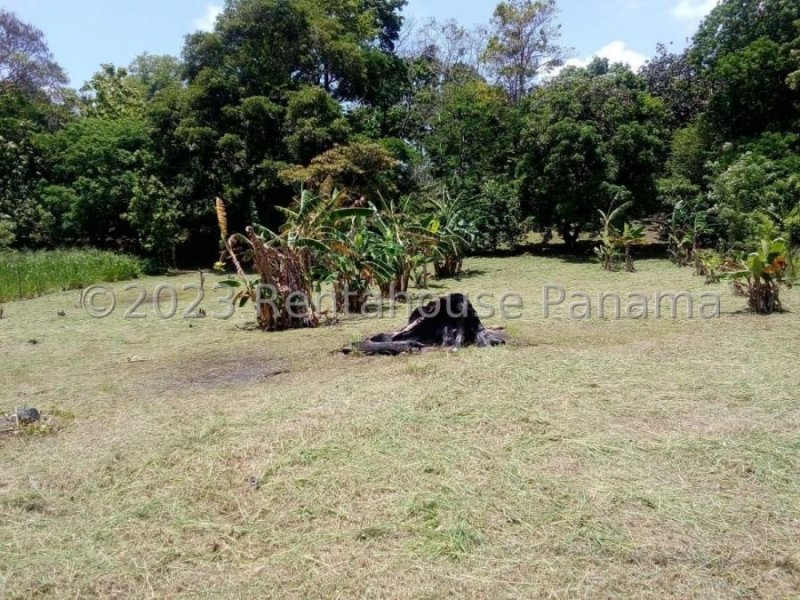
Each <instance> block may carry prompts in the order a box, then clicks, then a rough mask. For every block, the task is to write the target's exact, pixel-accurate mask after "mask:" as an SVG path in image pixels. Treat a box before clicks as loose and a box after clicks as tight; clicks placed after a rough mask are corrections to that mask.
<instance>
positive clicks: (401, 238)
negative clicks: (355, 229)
mask: <svg viewBox="0 0 800 600" xmlns="http://www.w3.org/2000/svg"><path fill="white" fill-rule="evenodd" d="M375 210H376V215H375V222H374V227H375V230H376V232H377V234H378V237H379V240H380V241H379V242H378V243H377V245H376V247H375V252H376V254H380V255H381V262H385V263H388V264H389V265H391V269H390V272H389V274H388V277H383V278H382V279H381V280H380V281H378V284H379V285H380V288H381V292H382V294H383V296H384V297H390V296H393V295H394V296H396V295H398V294H403V293H405V292H407V291H408V287H409V283H410V282H411V277H412V275H413V274H414V273H415V271H417V270H419V269H425V266H426V265H427V264H428V262H430V260H431V258H432V257H433V254H434V251H435V248H436V244H437V238H436V232H435V231H434V229H435V228H434V227H433V225H432V223H431V222H430V219H428V218H426V217H425V215H424V212H423V207H421V206H420V205H419V203H418V201H417V199H416V198H414V197H412V196H406V197H404V198H401V199H400V200H399V201H398V202H395V201H393V200H389V201H383V202H382V205H381V207H380V208H378V207H376V209H375Z"/></svg>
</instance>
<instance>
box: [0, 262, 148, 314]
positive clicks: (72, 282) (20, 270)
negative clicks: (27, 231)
mask: <svg viewBox="0 0 800 600" xmlns="http://www.w3.org/2000/svg"><path fill="white" fill-rule="evenodd" d="M140 273H141V265H140V264H139V261H138V260H136V259H135V258H133V257H130V256H125V255H121V254H117V253H114V252H103V251H100V250H55V251H39V252H10V251H8V252H0V302H8V301H10V300H20V299H25V298H36V297H37V296H41V295H42V294H47V293H51V292H58V291H65V290H76V289H80V288H83V287H86V286H89V285H92V284H94V283H99V282H115V281H124V280H126V279H132V278H134V277H137V276H138V275H139V274H140Z"/></svg>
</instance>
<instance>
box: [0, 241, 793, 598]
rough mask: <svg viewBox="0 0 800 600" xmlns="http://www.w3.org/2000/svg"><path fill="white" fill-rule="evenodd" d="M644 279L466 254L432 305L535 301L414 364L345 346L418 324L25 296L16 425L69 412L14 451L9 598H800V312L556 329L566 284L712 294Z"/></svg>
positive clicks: (2, 509)
mask: <svg viewBox="0 0 800 600" xmlns="http://www.w3.org/2000/svg"><path fill="white" fill-rule="evenodd" d="M639 267H640V270H639V272H638V273H635V274H630V275H629V274H624V273H616V274H611V273H604V272H602V271H601V270H600V269H599V267H597V266H596V265H591V264H584V263H580V262H575V261H570V260H561V259H559V258H537V257H530V256H528V257H519V258H509V259H480V260H477V259H476V260H471V261H469V262H468V265H467V268H468V269H470V273H469V276H468V277H465V278H463V279H462V280H461V281H447V282H443V283H437V284H436V285H437V286H439V287H437V288H436V289H434V290H433V291H435V292H437V293H439V292H442V293H443V292H445V291H448V290H452V291H456V290H457V291H463V292H468V293H473V294H474V293H476V292H479V291H488V292H494V293H496V294H501V293H504V292H516V293H519V294H521V295H522V296H523V297H524V299H525V303H526V306H525V309H524V311H523V314H522V318H521V319H519V320H513V321H509V322H504V323H501V322H500V321H499V320H498V319H493V320H491V321H490V323H491V324H494V325H498V324H503V325H505V326H506V327H507V333H508V335H509V337H510V342H511V343H510V344H509V345H508V346H506V347H503V348H498V349H487V350H473V349H469V350H462V351H458V352H444V351H432V352H428V353H424V354H421V355H414V356H409V357H399V358H365V357H345V356H342V355H340V354H337V353H335V352H333V351H335V350H336V349H338V348H340V347H341V346H342V345H344V344H346V343H348V342H350V341H351V340H354V339H358V338H359V337H361V336H363V335H366V334H369V333H375V332H378V331H386V330H388V329H390V328H392V327H393V326H395V325H398V324H400V323H401V322H402V320H403V319H402V316H400V315H398V316H397V317H396V318H385V319H382V320H380V321H376V320H373V319H368V318H353V319H347V320H344V321H342V323H341V324H339V325H336V326H331V327H324V328H321V329H319V330H314V331H293V332H288V333H279V334H262V333H257V332H252V331H247V330H246V328H243V327H242V326H243V325H245V322H246V321H247V320H248V317H249V316H250V315H249V314H248V313H246V312H243V313H241V314H239V315H237V316H236V317H235V318H233V319H232V320H228V321H221V320H214V319H211V318H208V319H204V320H197V321H192V322H187V321H184V320H182V319H179V318H176V319H173V320H166V321H163V320H156V319H154V318H152V316H151V317H150V318H147V319H141V320H126V319H123V318H122V316H121V313H122V311H123V310H124V308H125V306H127V305H128V304H129V303H130V301H132V300H133V299H134V298H135V294H134V293H133V292H127V293H126V292H123V291H122V287H121V286H116V289H117V291H118V294H119V306H118V309H117V312H116V313H115V314H114V315H113V316H111V317H109V318H106V319H92V318H90V317H88V316H87V315H86V314H84V312H83V311H82V310H81V309H80V308H78V303H77V300H78V294H77V292H75V293H64V294H58V295H54V296H48V297H44V298H39V299H36V300H31V301H28V302H20V303H12V304H7V305H5V318H3V319H2V320H0V365H2V369H0V412H10V411H13V410H14V408H15V407H17V406H23V405H24V406H35V407H38V408H40V409H42V410H44V411H45V413H46V414H48V415H50V420H49V422H48V426H47V430H46V431H38V432H37V431H31V432H28V433H27V434H24V435H7V436H5V437H4V438H3V439H0V464H2V469H0V596H3V597H6V598H27V597H31V596H37V597H39V596H41V597H53V598H61V597H85V596H90V595H91V596H100V597H137V598H146V597H198V596H214V597H227V598H235V597H241V598H258V597H275V598H352V597H367V598H431V599H434V598H444V597H452V598H520V597H527V598H564V599H566V598H612V597H626V598H796V597H798V594H800V378H798V369H797V359H796V356H795V354H796V347H797V340H798V339H800V320H799V319H798V316H797V313H798V312H800V296H798V292H796V291H794V292H786V293H785V298H784V302H785V304H786V306H787V308H788V309H790V311H792V312H788V313H785V314H780V315H775V316H772V317H766V318H765V317H756V316H752V315H749V314H746V313H743V312H741V309H742V308H743V306H744V300H743V299H742V298H738V297H734V296H733V295H732V294H731V293H730V290H729V289H728V287H727V286H724V285H722V286H718V287H715V288H713V289H716V290H719V291H720V292H721V293H722V309H723V314H722V316H721V318H720V319H717V320H709V321H706V320H690V319H687V318H679V319H677V320H671V319H662V320H655V319H647V320H631V319H623V320H619V321H617V320H608V319H600V318H597V317H595V318H592V319H590V320H586V321H575V320H572V319H570V318H568V315H567V314H566V312H565V311H564V310H559V311H557V312H556V313H555V314H554V315H552V317H551V318H549V319H545V318H544V317H543V310H542V289H543V286H544V285H545V284H548V283H551V284H561V285H563V286H565V287H566V288H568V289H571V290H584V291H586V292H589V293H590V294H593V295H594V294H597V293H598V292H619V293H621V294H627V293H628V292H632V291H643V292H648V293H650V294H653V293H655V292H656V291H665V292H668V291H678V290H681V291H682V290H687V291H691V292H693V293H695V294H700V293H702V292H706V291H709V289H708V288H707V287H706V286H704V285H703V282H702V280H701V279H700V278H696V277H693V276H692V274H691V271H690V270H680V269H677V268H675V267H673V266H672V265H670V264H669V263H667V262H665V261H658V260H648V261H642V262H640V263H639ZM196 279H197V276H186V277H179V278H160V279H142V280H140V283H143V284H144V285H145V286H146V287H147V288H148V289H150V290H152V289H154V288H155V286H156V285H158V284H163V283H166V284H172V285H183V284H185V283H191V282H196ZM209 296H211V294H209ZM192 297H193V294H192V293H187V294H182V295H181V298H180V305H181V307H182V308H183V307H185V306H186V305H187V304H188V303H189V301H190V300H191V298H192ZM212 300H213V298H212V297H209V298H208V299H207V300H206V303H205V308H206V310H207V311H208V313H209V314H211V313H212V312H213V311H215V310H217V309H216V308H215V306H214V304H213V302H212ZM142 310H143V312H148V309H147V306H145V307H143V309H142ZM60 311H65V313H66V316H59V315H58V313H59V312H60ZM34 342H35V343H34ZM253 478H255V479H253Z"/></svg>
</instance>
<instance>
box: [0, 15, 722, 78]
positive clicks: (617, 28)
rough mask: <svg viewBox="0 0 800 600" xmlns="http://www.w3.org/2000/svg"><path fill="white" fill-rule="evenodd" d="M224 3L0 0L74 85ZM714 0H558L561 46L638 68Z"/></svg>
mask: <svg viewBox="0 0 800 600" xmlns="http://www.w3.org/2000/svg"><path fill="white" fill-rule="evenodd" d="M496 3H497V2H496V0H409V4H408V6H407V7H406V10H405V14H406V16H408V17H410V18H412V19H413V20H415V21H424V20H426V19H428V18H431V17H435V18H437V19H440V20H446V19H450V18H455V19H457V20H458V21H459V22H461V23H462V24H464V25H475V24H480V23H488V21H489V19H490V18H491V14H492V11H493V10H494V7H495V5H496ZM222 4H223V0H136V1H131V0H0V7H2V8H4V9H6V10H11V11H13V12H16V13H17V14H18V15H19V16H20V17H21V18H22V19H23V20H25V21H27V22H30V23H32V24H34V25H36V26H37V27H39V28H40V29H42V30H43V31H44V32H45V35H46V36H47V40H48V43H49V44H50V48H51V50H52V51H53V53H54V54H55V57H56V60H58V62H59V63H60V64H61V65H62V66H63V67H64V69H65V70H66V71H67V74H68V75H69V76H70V79H71V80H72V85H73V86H74V87H80V85H81V84H82V83H83V82H84V81H86V80H87V79H89V77H91V75H92V73H94V72H95V71H96V70H97V69H98V67H99V65H100V64H102V63H106V62H111V63H114V64H116V65H121V66H124V65H127V64H129V63H130V62H131V60H132V59H133V58H134V57H135V56H136V55H138V54H141V53H142V52H144V51H147V52H150V53H151V54H175V55H179V54H180V51H181V47H182V45H183V38H184V36H185V35H186V34H187V33H189V32H191V31H193V30H195V29H197V28H203V27H209V26H210V24H211V23H212V22H213V16H214V15H215V14H216V13H217V11H218V10H219V7H220V6H222ZM715 4H716V0H560V2H559V6H560V8H561V16H560V22H561V24H562V27H563V37H562V43H563V44H564V45H566V46H569V47H571V48H573V50H574V57H573V59H572V60H571V62H572V64H583V63H584V62H587V61H588V59H589V58H590V57H591V56H593V55H600V56H604V57H606V58H609V59H611V60H622V61H624V62H629V63H631V64H632V65H633V66H634V67H638V66H639V65H640V64H641V63H642V62H643V61H644V60H645V59H646V58H648V57H649V56H652V54H653V52H654V51H655V47H656V44H657V43H658V42H663V43H667V44H669V43H670V42H671V43H673V48H683V47H684V46H685V44H686V38H687V37H689V36H691V34H692V33H693V32H694V30H695V29H696V27H697V24H698V23H699V22H700V20H701V19H702V17H703V16H704V15H706V14H707V13H708V12H709V11H710V10H711V9H712V8H713V7H714V5H715Z"/></svg>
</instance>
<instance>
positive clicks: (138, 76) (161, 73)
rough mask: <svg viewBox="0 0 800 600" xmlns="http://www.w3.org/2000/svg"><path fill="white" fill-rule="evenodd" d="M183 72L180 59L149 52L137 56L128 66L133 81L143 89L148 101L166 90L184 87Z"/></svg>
mask: <svg viewBox="0 0 800 600" xmlns="http://www.w3.org/2000/svg"><path fill="white" fill-rule="evenodd" d="M183 71H184V66H183V63H182V62H181V60H180V59H179V58H177V57H175V56H169V55H166V54H165V55H155V54H148V53H147V52H145V53H144V54H141V55H139V56H137V57H136V58H135V59H134V60H133V62H132V63H131V64H130V65H129V66H128V73H130V77H131V79H132V80H133V81H134V82H136V83H137V84H138V85H139V86H141V87H142V88H143V90H144V95H145V98H146V99H147V100H148V101H149V100H152V99H153V98H154V97H155V96H156V95H157V94H159V93H160V92H163V91H164V90H167V89H169V88H173V87H180V86H181V85H183Z"/></svg>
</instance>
